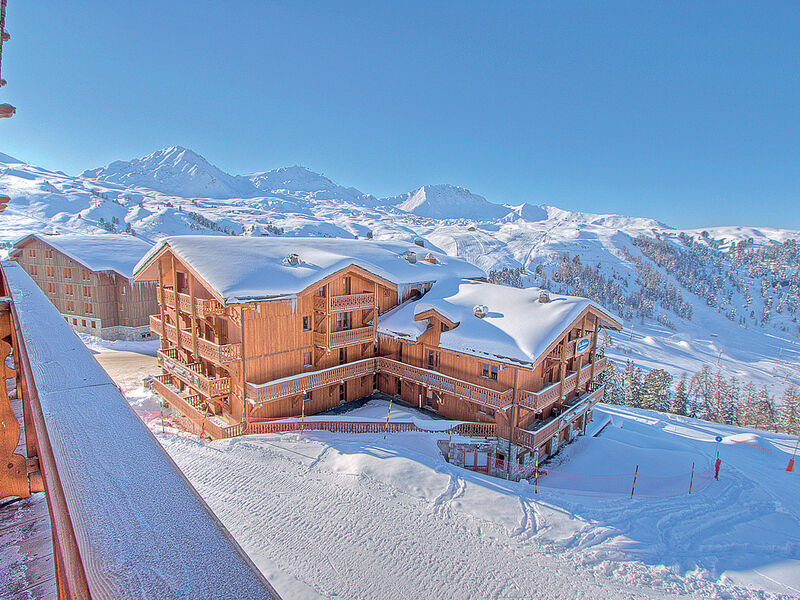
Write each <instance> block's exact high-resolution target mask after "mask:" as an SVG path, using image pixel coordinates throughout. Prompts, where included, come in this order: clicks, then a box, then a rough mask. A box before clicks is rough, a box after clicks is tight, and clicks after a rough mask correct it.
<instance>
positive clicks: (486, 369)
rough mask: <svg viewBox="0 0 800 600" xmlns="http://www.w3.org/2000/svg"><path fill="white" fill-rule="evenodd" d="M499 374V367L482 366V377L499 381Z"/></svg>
mask: <svg viewBox="0 0 800 600" xmlns="http://www.w3.org/2000/svg"><path fill="white" fill-rule="evenodd" d="M497 372H498V368H497V365H487V364H482V365H481V377H485V378H486V379H493V380H494V381H497Z"/></svg>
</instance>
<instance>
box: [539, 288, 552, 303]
mask: <svg viewBox="0 0 800 600" xmlns="http://www.w3.org/2000/svg"><path fill="white" fill-rule="evenodd" d="M539 302H541V303H542V304H547V303H548V302H550V294H549V293H548V292H546V291H544V290H542V291H541V292H539Z"/></svg>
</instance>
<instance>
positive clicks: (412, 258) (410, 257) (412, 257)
mask: <svg viewBox="0 0 800 600" xmlns="http://www.w3.org/2000/svg"><path fill="white" fill-rule="evenodd" d="M400 256H402V257H403V258H405V259H406V260H407V261H408V262H410V263H411V264H412V265H413V264H414V263H416V262H417V253H416V252H412V251H411V250H406V251H405V252H403V253H402V254H401V255H400Z"/></svg>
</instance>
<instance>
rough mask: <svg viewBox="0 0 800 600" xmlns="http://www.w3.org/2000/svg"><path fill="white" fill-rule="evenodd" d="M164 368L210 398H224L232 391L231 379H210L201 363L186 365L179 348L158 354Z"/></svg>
mask: <svg viewBox="0 0 800 600" xmlns="http://www.w3.org/2000/svg"><path fill="white" fill-rule="evenodd" d="M157 357H158V363H159V364H160V365H161V367H162V368H164V369H166V370H168V371H169V372H170V373H172V374H173V375H175V376H176V377H178V378H179V379H181V380H182V381H183V382H184V383H185V384H186V385H188V386H191V387H193V388H194V389H196V390H198V391H199V392H201V393H202V394H203V395H205V396H207V397H209V398H215V397H218V396H224V395H226V394H229V393H230V391H231V380H230V377H209V376H207V375H204V374H203V372H202V365H200V363H186V362H184V361H183V360H182V359H181V358H180V354H179V352H178V349H177V348H166V349H164V350H159V351H158V352H157Z"/></svg>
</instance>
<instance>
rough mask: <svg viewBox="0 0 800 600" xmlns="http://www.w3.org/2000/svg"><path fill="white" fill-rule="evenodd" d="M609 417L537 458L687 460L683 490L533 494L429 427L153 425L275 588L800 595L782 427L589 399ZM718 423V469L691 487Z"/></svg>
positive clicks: (380, 410)
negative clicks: (191, 433) (368, 430)
mask: <svg viewBox="0 0 800 600" xmlns="http://www.w3.org/2000/svg"><path fill="white" fill-rule="evenodd" d="M366 411H367V413H366V414H370V415H371V416H373V417H377V416H378V415H381V414H382V416H384V417H385V413H386V406H380V403H378V402H373V403H371V404H370V405H368V406H367V407H366ZM356 413H358V411H356ZM362 416H363V415H362ZM399 416H400V415H399V414H398V417H399ZM608 417H610V419H611V424H610V425H609V426H608V427H606V428H605V429H603V431H602V433H600V435H599V436H598V437H591V436H586V437H583V438H580V439H579V440H578V441H577V442H575V443H574V444H572V445H571V446H568V447H567V450H566V451H565V452H564V453H563V454H562V455H559V456H558V457H557V458H556V459H554V461H553V463H554V464H552V465H548V467H550V468H555V469H558V470H560V471H568V472H569V473H571V474H574V476H575V477H578V476H579V475H580V476H591V477H595V478H596V477H603V476H607V477H609V481H613V480H614V476H616V475H625V479H626V484H627V485H629V484H630V481H631V479H632V474H633V471H634V468H635V466H636V465H637V464H638V466H639V474H640V476H646V475H647V474H650V475H653V474H662V475H676V474H678V475H685V482H686V492H687V493H685V494H683V495H680V496H672V497H647V498H645V497H637V496H634V498H633V499H632V500H631V499H629V497H628V491H626V492H625V493H622V494H620V493H619V492H618V490H613V489H612V490H610V491H609V493H607V494H603V493H600V494H597V493H595V494H583V493H566V492H563V491H557V490H554V489H552V488H549V487H548V486H547V478H548V476H544V477H543V478H542V479H541V481H540V483H541V485H540V486H539V493H538V494H535V493H534V489H533V486H532V485H530V484H528V483H525V482H521V483H514V482H508V481H505V480H502V479H497V478H492V477H488V476H485V475H482V474H478V473H473V472H471V471H467V470H464V469H460V468H458V467H454V466H451V465H449V464H448V463H447V462H445V460H444V459H443V458H442V456H441V453H440V452H439V450H438V448H437V446H436V439H437V436H436V435H434V434H421V433H404V434H390V435H389V436H387V437H386V439H384V437H383V436H382V435H369V434H362V435H342V434H331V433H327V432H304V433H302V434H281V435H263V436H250V437H247V438H239V439H233V440H224V441H216V442H212V443H204V442H202V441H200V440H198V439H196V438H194V437H186V436H183V437H180V436H174V435H161V434H160V433H159V434H157V435H158V438H159V440H160V441H161V443H162V444H163V445H164V447H165V448H166V450H167V451H168V452H169V454H170V455H171V456H172V457H173V459H174V460H175V461H176V462H177V464H178V465H179V466H180V468H181V469H182V470H183V471H184V473H185V474H186V475H187V477H188V478H189V480H190V481H191V482H192V484H193V485H195V486H196V488H197V489H198V491H199V492H200V494H201V495H202V496H203V498H204V499H205V500H206V501H207V502H208V503H209V505H210V506H211V508H212V509H213V510H214V512H215V513H216V514H217V515H218V516H219V517H220V518H221V519H222V521H223V523H225V525H226V526H227V527H228V529H229V530H230V531H231V533H232V534H233V535H234V537H235V538H236V539H237V540H238V541H239V543H240V544H241V545H242V546H243V547H244V549H245V550H246V551H247V553H248V554H249V555H250V556H251V558H252V559H253V560H254V561H255V563H256V564H257V565H258V566H259V568H260V569H262V571H263V572H264V573H265V574H266V576H267V577H268V578H269V579H270V581H271V582H272V583H273V584H274V585H275V586H276V588H277V589H278V590H279V592H281V593H282V594H283V595H284V597H287V598H333V597H339V598H342V597H343V598H381V599H382V598H498V599H499V598H533V597H536V598H544V597H546V598H577V597H584V598H595V599H596V598H609V599H610V598H673V597H690V598H736V599H742V598H771V597H774V595H782V596H783V597H786V598H796V597H800V506H799V505H798V503H797V500H796V498H797V495H798V493H800V475H798V474H797V473H787V472H785V471H784V470H783V469H784V468H785V467H786V464H787V462H788V459H789V456H790V453H791V451H792V449H793V447H792V443H791V440H788V439H786V438H784V437H782V436H778V435H773V434H760V433H754V432H750V431H745V430H739V429H736V428H730V427H724V426H719V425H712V424H708V423H705V422H700V421H696V420H692V419H688V418H679V417H672V416H666V415H662V414H658V413H652V412H648V411H641V410H634V409H628V408H620V407H598V409H597V411H596V419H597V420H598V421H602V420H604V419H606V418H608ZM716 435H721V436H723V437H724V438H725V441H724V442H723V443H722V444H720V445H719V446H720V455H721V458H722V461H723V465H722V470H721V474H720V479H719V481H711V482H709V481H706V482H705V483H704V484H703V486H704V489H700V490H698V487H703V486H700V485H697V482H695V483H696V485H697V487H696V488H695V491H694V493H692V494H691V495H689V494H688V482H689V469H690V465H691V463H692V462H695V463H696V465H697V468H698V470H704V469H706V470H707V469H708V467H710V466H711V464H712V462H713V457H714V452H715V449H716V446H717V444H716V442H715V441H714V439H715V436H716ZM628 489H629V488H628Z"/></svg>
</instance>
